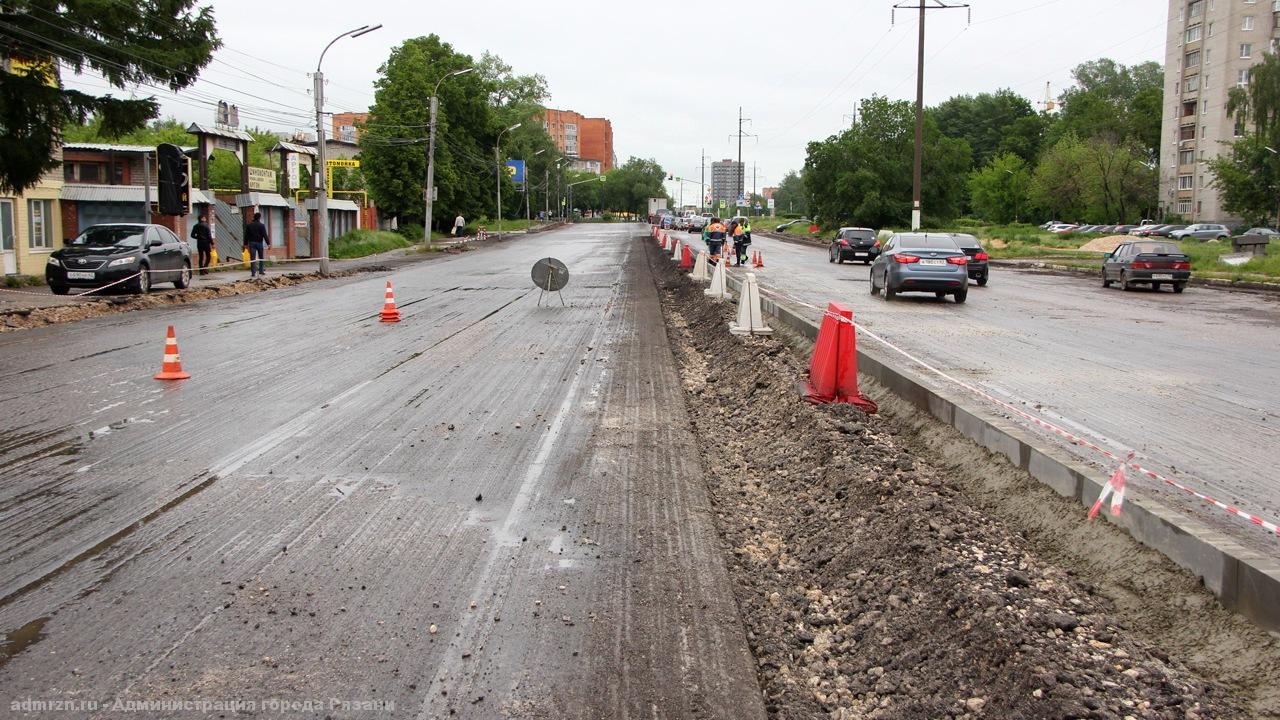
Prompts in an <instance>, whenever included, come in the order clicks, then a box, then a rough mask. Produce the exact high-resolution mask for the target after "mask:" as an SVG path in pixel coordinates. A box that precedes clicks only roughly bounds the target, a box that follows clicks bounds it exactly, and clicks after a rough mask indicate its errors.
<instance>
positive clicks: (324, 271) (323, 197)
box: [312, 25, 382, 275]
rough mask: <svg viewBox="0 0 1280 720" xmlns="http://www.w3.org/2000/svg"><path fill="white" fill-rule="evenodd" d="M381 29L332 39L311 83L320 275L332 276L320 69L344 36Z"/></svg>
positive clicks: (363, 28)
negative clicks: (314, 108)
mask: <svg viewBox="0 0 1280 720" xmlns="http://www.w3.org/2000/svg"><path fill="white" fill-rule="evenodd" d="M380 27H382V25H374V26H372V27H370V26H368V25H361V26H360V27H358V28H356V29H355V30H348V31H346V32H344V33H342V34H341V35H339V36H338V37H336V38H334V39H332V40H330V41H329V44H328V45H325V46H324V50H322V51H321V52H320V59H319V60H317V61H316V74H315V75H314V76H313V77H312V80H314V89H315V92H314V95H315V100H316V162H317V163H318V164H319V166H320V167H319V169H313V170H312V176H313V179H314V182H313V184H314V185H315V187H316V214H317V215H319V216H320V217H319V218H318V220H319V227H318V228H317V229H316V230H317V233H316V234H318V235H319V236H320V238H319V242H318V243H316V252H318V253H319V254H320V274H321V275H328V274H329V192H330V189H329V188H328V187H326V185H327V182H326V178H325V175H326V174H327V172H326V171H327V170H328V169H329V168H328V166H327V165H326V164H325V157H324V155H325V146H324V72H322V71H321V70H320V66H321V65H322V64H324V56H325V53H327V52H329V48H331V47H333V44H334V43H336V42H338V41H339V40H341V39H342V38H344V37H352V38H358V37H360V36H361V35H365V34H368V33H371V32H373V31H374V30H377V29H378V28H380Z"/></svg>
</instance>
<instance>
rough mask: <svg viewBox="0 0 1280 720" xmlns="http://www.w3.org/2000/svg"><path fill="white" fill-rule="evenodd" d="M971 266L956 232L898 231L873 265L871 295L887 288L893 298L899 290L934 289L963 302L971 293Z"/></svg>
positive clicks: (940, 294) (885, 297)
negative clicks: (955, 234)
mask: <svg viewBox="0 0 1280 720" xmlns="http://www.w3.org/2000/svg"><path fill="white" fill-rule="evenodd" d="M968 265H969V258H968V256H966V255H965V253H964V251H963V250H961V249H960V247H959V246H958V245H957V244H956V240H955V237H954V236H953V235H949V234H944V233H895V234H894V235H893V236H892V237H890V238H889V241H888V242H886V243H885V244H884V247H883V248H882V249H881V251H880V256H879V257H877V258H876V260H875V262H874V263H872V265H871V282H870V285H871V294H872V295H879V294H880V291H881V290H884V299H885V300H892V299H893V298H894V296H896V295H897V294H898V293H900V292H932V293H934V294H935V295H936V296H937V297H938V298H940V299H941V298H944V297H946V296H947V295H951V296H952V297H954V298H955V300H956V302H958V303H962V302H964V301H965V298H967V297H968V295H969V271H968Z"/></svg>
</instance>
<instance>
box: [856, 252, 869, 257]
mask: <svg viewBox="0 0 1280 720" xmlns="http://www.w3.org/2000/svg"><path fill="white" fill-rule="evenodd" d="M853 256H854V257H866V256H867V254H866V253H860V252H856V253H854V254H853Z"/></svg>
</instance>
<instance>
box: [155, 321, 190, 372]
mask: <svg viewBox="0 0 1280 720" xmlns="http://www.w3.org/2000/svg"><path fill="white" fill-rule="evenodd" d="M189 377H191V375H190V374H188V373H185V372H183V371H182V358H181V357H179V356H178V336H177V335H175V334H174V332H173V326H172V325H170V326H169V334H168V335H167V336H166V337H165V339H164V361H163V362H162V363H161V364H160V372H159V373H158V374H157V375H156V380H186V379H187V378H189Z"/></svg>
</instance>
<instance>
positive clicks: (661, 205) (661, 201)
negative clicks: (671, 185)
mask: <svg viewBox="0 0 1280 720" xmlns="http://www.w3.org/2000/svg"><path fill="white" fill-rule="evenodd" d="M669 213H670V211H669V210H667V199H666V198H649V220H650V221H652V220H653V219H654V218H656V217H657V216H659V215H667V214H669Z"/></svg>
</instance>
